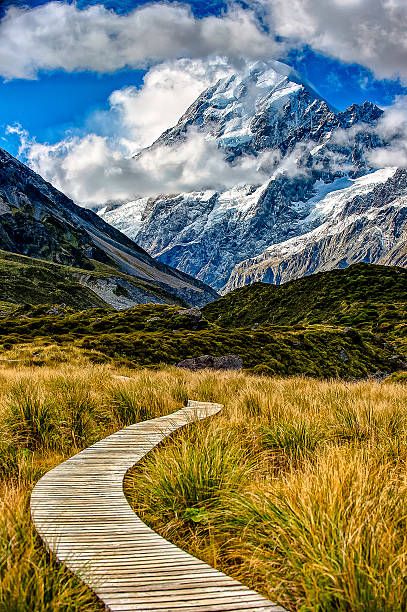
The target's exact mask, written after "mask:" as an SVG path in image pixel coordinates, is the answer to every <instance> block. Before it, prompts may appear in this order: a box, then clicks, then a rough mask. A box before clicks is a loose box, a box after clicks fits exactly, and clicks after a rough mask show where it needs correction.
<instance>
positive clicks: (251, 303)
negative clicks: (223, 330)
mask: <svg viewBox="0 0 407 612" xmlns="http://www.w3.org/2000/svg"><path fill="white" fill-rule="evenodd" d="M204 314H205V317H206V318H207V319H208V320H209V321H212V322H216V323H217V324H218V325H221V326H222V327H247V326H251V325H295V324H298V323H301V324H316V323H322V324H333V325H352V326H355V325H356V326H358V327H359V326H360V327H364V328H372V329H378V330H381V331H385V330H386V327H387V326H389V327H394V326H395V325H399V324H403V323H405V322H406V320H407V270H405V269H404V268H396V267H388V266H377V265H372V264H355V265H353V266H350V267H349V268H346V269H344V270H332V271H330V272H322V273H319V274H313V275H312V276H306V277H304V278H301V279H299V280H294V281H291V282H288V283H285V284H283V285H268V284H265V283H256V284H254V285H249V286H247V287H243V288H241V289H236V290H235V291H232V292H231V293H228V294H227V295H225V296H224V297H222V298H221V299H219V300H217V301H216V302H214V303H212V304H208V305H207V306H205V307H204Z"/></svg>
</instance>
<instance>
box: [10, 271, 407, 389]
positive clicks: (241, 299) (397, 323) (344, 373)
mask: <svg viewBox="0 0 407 612" xmlns="http://www.w3.org/2000/svg"><path fill="white" fill-rule="evenodd" d="M406 277H407V273H406V271H405V270H401V269H398V268H385V267H382V266H353V267H352V268H350V269H349V270H345V271H333V272H326V273H324V274H318V275H316V276H315V277H312V276H311V277H307V278H305V279H302V280H301V281H294V282H292V283H289V284H287V285H283V286H281V287H274V286H269V285H255V286H252V287H246V288H244V289H239V290H237V291H235V292H233V293H231V294H230V295H227V296H225V297H223V298H221V299H220V300H218V301H217V302H214V303H213V304H210V305H208V306H206V307H204V308H203V310H202V311H199V310H198V309H185V308H182V307H180V306H175V305H168V304H142V305H138V306H135V307H133V308H129V309H127V310H123V311H121V312H117V311H114V310H112V309H108V308H100V307H99V308H88V309H87V310H84V311H80V312H75V310H74V309H73V308H69V305H70V304H71V303H72V301H71V302H69V301H68V300H67V302H66V303H67V306H66V307H65V308H63V309H53V308H51V309H50V308H49V305H36V306H34V307H30V308H28V307H20V308H19V309H16V310H15V311H14V312H13V313H10V312H9V311H7V309H6V310H5V311H4V312H3V317H2V318H0V346H2V348H3V352H4V358H6V359H23V358H24V359H25V360H27V359H28V361H29V363H32V364H42V363H45V362H46V361H47V358H46V355H50V354H52V351H50V350H49V347H50V346H58V347H60V348H61V347H62V348H64V347H65V348H66V349H68V347H69V348H70V349H71V348H72V347H74V348H75V350H79V351H83V352H85V353H86V354H87V355H90V356H93V357H92V358H93V359H95V360H96V361H114V362H116V363H121V364H125V365H128V366H131V367H140V366H150V367H151V366H157V365H159V364H176V363H178V362H179V361H181V360H183V359H186V358H189V357H197V356H199V355H203V354H211V355H214V356H221V355H225V354H231V353H232V354H237V355H239V356H240V357H242V359H243V362H244V367H245V368H246V369H249V370H252V371H254V372H258V373H265V374H282V375H294V374H304V375H309V376H317V377H326V378H330V377H342V378H361V377H365V376H368V375H371V374H377V373H381V374H386V373H390V372H394V371H397V370H402V369H404V364H403V362H404V361H405V359H406V358H407V354H406V350H405V349H406V343H405V329H406V326H405V320H406V318H405V313H406V295H407V294H406V291H405V287H406ZM61 283H62V280H61ZM41 287H42V288H44V285H43V284H41ZM67 290H68V291H69V292H71V295H74V292H73V291H72V290H71V289H69V285H67ZM75 299H76V298H75ZM87 299H89V300H90V297H89V294H87V293H84V294H81V300H82V301H83V303H84V302H85V301H86V300H87ZM95 305H96V304H95ZM30 347H31V350H30ZM67 354H68V355H71V353H70V352H68V353H67ZM60 358H61V351H60V350H59V351H58V359H60ZM67 359H68V357H67Z"/></svg>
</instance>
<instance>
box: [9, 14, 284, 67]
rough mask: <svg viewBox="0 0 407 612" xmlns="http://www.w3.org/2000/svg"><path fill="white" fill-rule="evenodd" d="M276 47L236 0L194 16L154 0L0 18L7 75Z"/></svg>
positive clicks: (234, 55) (260, 53) (265, 52)
mask: <svg viewBox="0 0 407 612" xmlns="http://www.w3.org/2000/svg"><path fill="white" fill-rule="evenodd" d="M277 48H278V45H277V44H276V43H275V42H274V40H273V39H272V37H270V36H268V35H266V34H265V33H264V32H262V31H261V30H260V29H259V27H258V24H257V22H256V19H255V17H254V14H253V13H252V12H250V11H247V10H246V11H245V10H242V9H239V8H237V7H231V8H230V10H229V11H228V12H227V13H226V14H225V15H222V16H220V17H215V16H209V17H205V18H203V19H196V18H195V17H194V16H193V14H192V12H191V10H190V8H188V7H187V6H184V5H181V4H165V3H155V4H151V5H146V6H143V7H141V8H138V9H136V10H134V11H133V12H131V13H129V14H127V15H118V14H116V13H115V12H113V11H109V10H107V9H106V8H104V7H103V5H95V6H91V7H88V8H86V9H84V10H80V9H78V8H77V7H76V6H75V4H66V3H63V2H48V3H46V4H44V5H41V6H38V7H35V8H31V9H28V8H25V9H21V8H16V7H13V8H10V9H9V10H8V12H7V13H6V16H5V17H4V18H3V19H2V20H1V21H0V74H2V75H3V76H4V77H5V78H7V79H12V78H35V77H36V76H37V74H38V72H39V71H40V70H54V69H63V70H66V71H75V70H93V71H96V72H109V71H114V70H118V69H120V68H123V67H125V66H130V67H146V66H148V65H151V64H153V63H158V62H161V61H164V60H171V59H177V58H182V57H188V58H207V57H211V56H225V57H228V58H229V59H231V60H233V61H235V60H238V59H239V58H241V56H242V55H243V54H244V56H245V57H246V58H256V59H257V58H259V57H269V56H270V55H272V54H273V53H275V52H276V49H277Z"/></svg>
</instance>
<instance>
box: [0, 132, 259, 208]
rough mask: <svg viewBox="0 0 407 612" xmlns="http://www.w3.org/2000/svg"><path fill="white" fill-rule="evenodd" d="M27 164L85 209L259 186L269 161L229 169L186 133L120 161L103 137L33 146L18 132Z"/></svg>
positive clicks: (211, 145)
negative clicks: (143, 198) (174, 141)
mask: <svg viewBox="0 0 407 612" xmlns="http://www.w3.org/2000/svg"><path fill="white" fill-rule="evenodd" d="M9 129H10V131H14V132H16V133H18V134H19V135H20V138H21V142H22V151H21V152H22V153H23V154H24V155H25V157H26V159H27V160H28V163H29V165H30V166H31V167H32V168H33V169H34V170H35V171H36V172H38V173H39V174H41V176H43V177H44V178H46V179H47V180H49V181H50V182H51V183H52V184H53V185H54V186H55V187H57V188H59V189H60V190H61V191H63V192H64V193H66V194H67V195H69V196H70V197H71V198H72V199H73V200H75V201H76V202H78V203H80V204H82V205H83V206H96V207H98V206H101V205H103V204H105V203H106V202H109V201H112V200H113V201H130V200H133V199H135V198H136V197H139V196H154V195H159V194H162V193H167V194H168V193H180V192H183V191H196V190H203V189H219V190H220V189H227V188H230V187H232V186H234V185H241V184H247V183H249V184H259V183H261V182H262V181H263V180H264V179H265V178H266V176H267V168H268V166H269V164H268V163H267V156H263V157H260V158H252V157H244V158H242V159H241V160H240V161H239V162H238V163H237V164H235V165H230V164H229V163H227V162H226V161H225V159H224V155H223V153H222V151H221V150H219V148H218V146H217V144H216V141H215V140H210V139H209V140H208V139H206V138H205V136H204V135H203V134H202V133H198V132H196V131H192V130H191V131H190V132H189V134H188V135H187V138H186V140H185V141H184V142H182V143H180V144H179V145H178V146H172V147H167V146H160V147H154V148H152V149H149V150H146V151H144V152H143V153H142V154H141V155H140V156H138V157H137V158H129V157H123V155H122V151H121V150H120V149H117V148H115V147H114V146H113V145H112V143H111V142H109V140H108V139H107V138H106V137H103V136H97V135H95V134H90V135H87V136H85V137H83V138H79V137H74V138H70V139H66V140H63V141H61V142H59V143H57V144H55V145H44V144H39V143H36V142H31V141H30V140H29V138H28V136H27V133H26V132H24V131H23V130H21V129H20V128H9Z"/></svg>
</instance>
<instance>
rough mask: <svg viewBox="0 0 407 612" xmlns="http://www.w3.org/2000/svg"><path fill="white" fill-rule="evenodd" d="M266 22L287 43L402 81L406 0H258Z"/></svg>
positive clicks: (406, 75) (406, 69) (406, 71)
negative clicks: (285, 39) (265, 15)
mask: <svg viewBox="0 0 407 612" xmlns="http://www.w3.org/2000/svg"><path fill="white" fill-rule="evenodd" d="M262 4H263V5H264V6H265V7H266V8H267V9H268V11H269V16H268V18H269V23H270V26H271V27H272V28H273V30H274V31H276V32H277V33H278V34H279V35H280V36H283V37H286V38H288V39H289V40H290V42H291V44H295V42H297V43H298V44H307V45H310V46H311V47H313V48H314V49H316V50H318V51H320V52H322V53H325V54H328V55H331V56H334V57H336V58H339V59H340V60H343V61H345V62H350V63H352V62H356V63H358V64H362V65H363V66H366V67H367V68H370V69H371V70H372V71H373V72H374V73H375V74H376V76H378V77H379V78H384V77H387V78H392V77H397V76H400V77H401V78H402V79H403V80H404V81H407V36H406V32H407V2H406V0H289V1H288V0H262Z"/></svg>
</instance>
